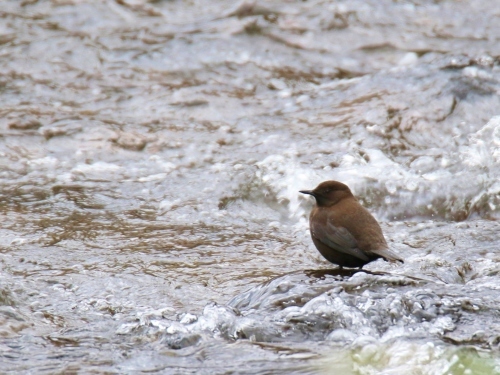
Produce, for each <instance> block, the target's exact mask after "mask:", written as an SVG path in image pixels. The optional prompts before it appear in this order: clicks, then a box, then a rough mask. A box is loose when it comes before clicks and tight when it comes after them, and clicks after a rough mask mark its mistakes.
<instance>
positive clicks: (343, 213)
mask: <svg viewBox="0 0 500 375" xmlns="http://www.w3.org/2000/svg"><path fill="white" fill-rule="evenodd" d="M300 193H302V194H309V195H312V196H313V197H314V198H316V206H315V207H314V208H313V210H312V211H311V215H310V216H309V227H310V231H311V237H312V240H313V242H314V245H315V246H316V248H317V249H318V250H319V252H320V253H321V255H323V256H324V257H325V258H326V259H327V260H328V261H330V262H332V263H335V264H338V265H339V266H340V268H342V267H360V268H361V267H363V266H364V265H365V264H367V263H370V262H372V261H374V260H375V259H378V258H384V259H385V260H387V261H393V262H394V261H398V262H403V259H401V258H400V257H399V256H397V255H396V254H394V253H393V252H391V251H390V250H389V247H388V246H387V242H386V241H385V238H384V235H383V234H382V229H381V228H380V225H379V224H378V223H377V220H375V218H374V217H373V216H372V215H371V214H370V212H368V210H367V209H366V208H364V207H363V206H362V205H361V204H360V203H359V202H358V200H357V199H356V198H355V197H354V195H352V193H351V190H350V189H349V187H348V186H347V185H344V184H343V183H341V182H338V181H325V182H322V183H321V184H319V185H318V186H317V187H316V188H315V189H314V190H301V191H300Z"/></svg>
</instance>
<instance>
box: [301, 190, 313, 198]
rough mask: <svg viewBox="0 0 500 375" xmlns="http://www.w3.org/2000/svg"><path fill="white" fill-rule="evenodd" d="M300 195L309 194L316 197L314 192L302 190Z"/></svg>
mask: <svg viewBox="0 0 500 375" xmlns="http://www.w3.org/2000/svg"><path fill="white" fill-rule="evenodd" d="M299 193H302V194H309V195H312V196H313V197H314V193H313V191H312V190H300V191H299Z"/></svg>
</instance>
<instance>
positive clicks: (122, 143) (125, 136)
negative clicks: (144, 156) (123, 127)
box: [111, 132, 148, 151]
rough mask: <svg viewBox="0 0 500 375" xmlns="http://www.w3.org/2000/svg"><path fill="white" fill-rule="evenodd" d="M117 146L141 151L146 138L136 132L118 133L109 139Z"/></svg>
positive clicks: (146, 142)
mask: <svg viewBox="0 0 500 375" xmlns="http://www.w3.org/2000/svg"><path fill="white" fill-rule="evenodd" d="M111 141H112V142H114V143H115V144H116V145H118V146H119V147H121V148H123V149H125V150H131V151H142V150H144V147H146V145H147V144H148V139H147V138H146V137H145V136H143V135H141V134H139V133H136V132H131V133H119V134H118V135H117V137H116V138H112V139H111Z"/></svg>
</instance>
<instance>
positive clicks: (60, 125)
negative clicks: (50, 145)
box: [39, 120, 82, 140]
mask: <svg viewBox="0 0 500 375" xmlns="http://www.w3.org/2000/svg"><path fill="white" fill-rule="evenodd" d="M81 130H82V125H81V123H80V122H79V121H71V120H69V121H67V120H63V121H59V122H55V123H53V124H50V125H45V126H42V127H41V128H40V129H39V132H40V133H41V134H42V135H43V136H44V137H45V139H46V140H49V139H51V138H53V137H60V136H67V135H72V134H75V133H77V132H79V131H81Z"/></svg>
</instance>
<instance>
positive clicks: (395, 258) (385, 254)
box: [371, 249, 405, 263]
mask: <svg viewBox="0 0 500 375" xmlns="http://www.w3.org/2000/svg"><path fill="white" fill-rule="evenodd" d="M371 252H372V253H374V254H377V255H379V256H381V257H382V258H384V259H385V260H387V261H389V262H401V263H404V262H405V261H404V260H403V258H401V257H400V256H399V255H396V254H394V253H393V252H392V251H390V250H389V249H379V250H372V251H371Z"/></svg>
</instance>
